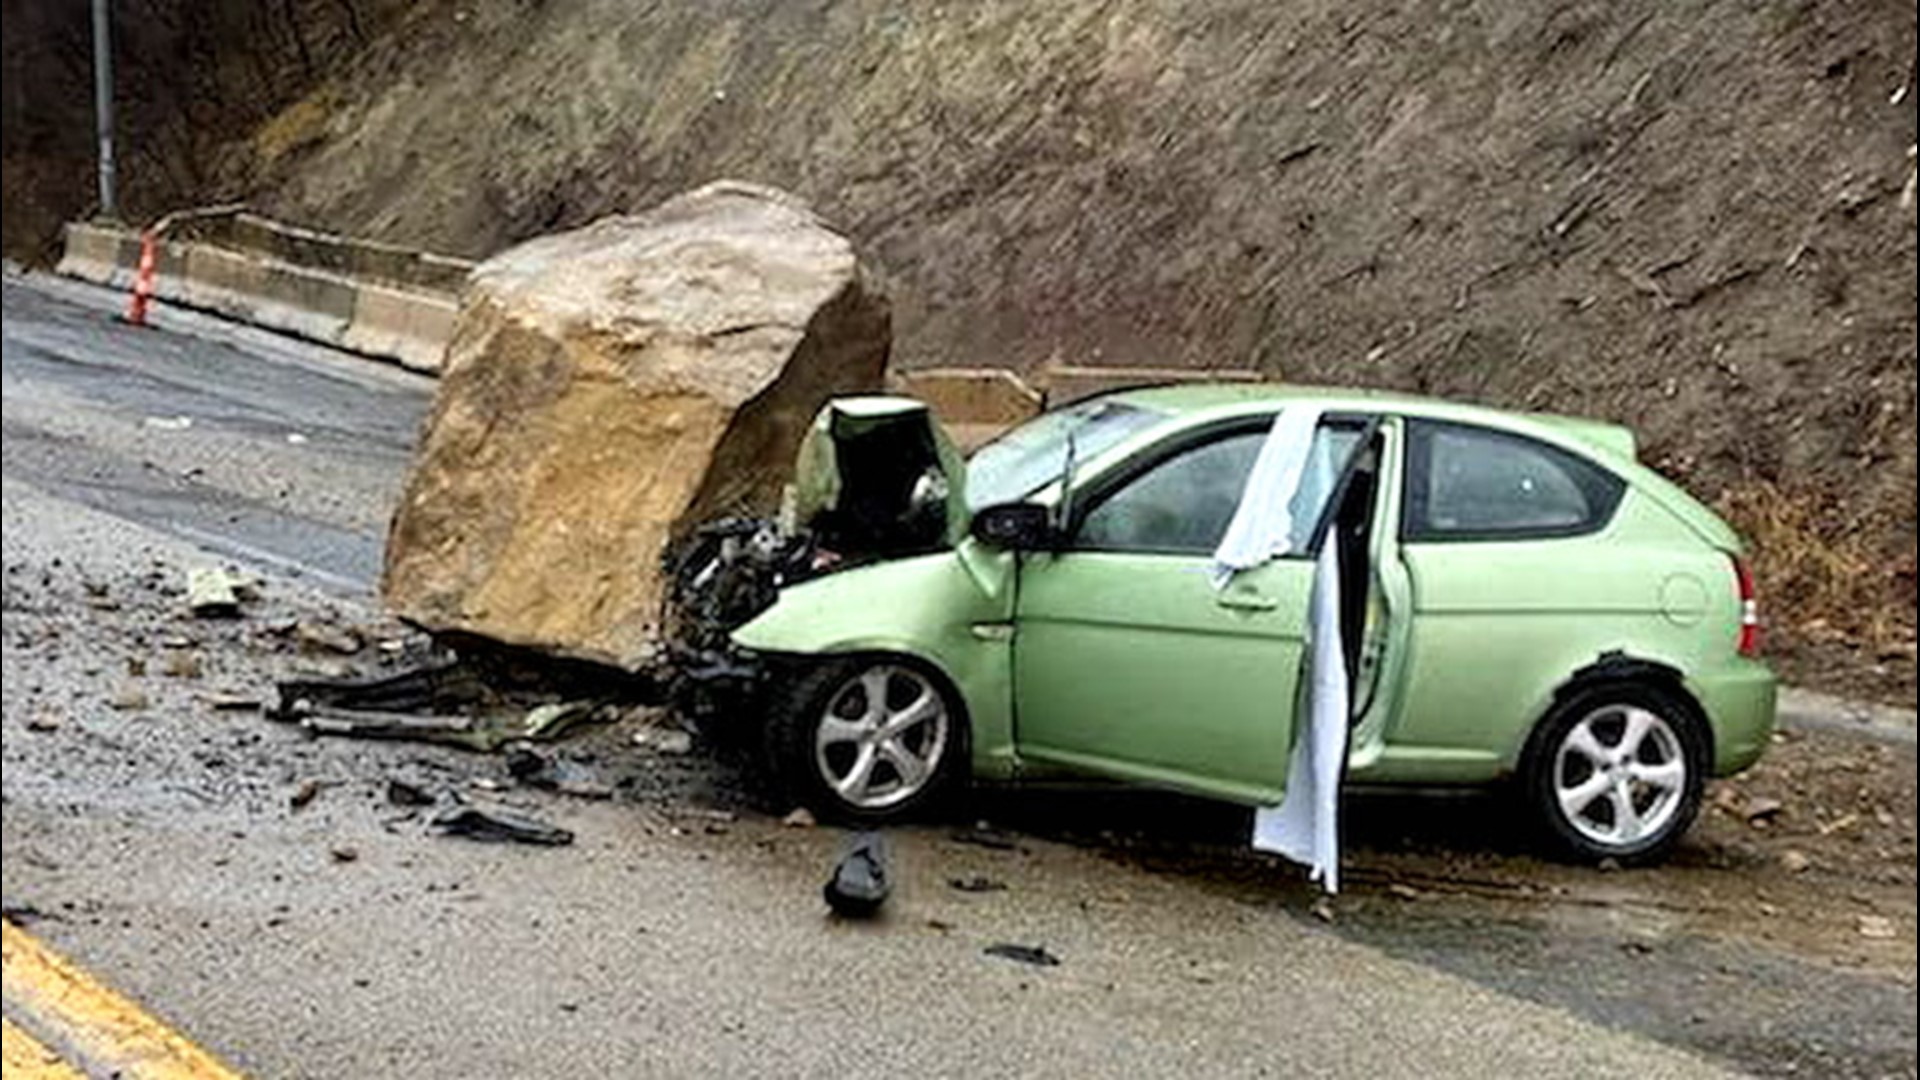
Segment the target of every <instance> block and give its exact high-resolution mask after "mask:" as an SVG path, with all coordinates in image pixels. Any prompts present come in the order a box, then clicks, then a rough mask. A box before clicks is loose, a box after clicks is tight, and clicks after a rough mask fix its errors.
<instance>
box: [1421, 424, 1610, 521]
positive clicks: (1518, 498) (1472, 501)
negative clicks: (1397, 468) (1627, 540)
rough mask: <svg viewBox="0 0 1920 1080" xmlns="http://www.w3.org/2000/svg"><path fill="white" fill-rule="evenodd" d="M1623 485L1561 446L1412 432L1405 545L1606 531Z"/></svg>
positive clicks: (1470, 433)
mask: <svg viewBox="0 0 1920 1080" xmlns="http://www.w3.org/2000/svg"><path fill="white" fill-rule="evenodd" d="M1625 490H1626V484H1625V483H1624V482H1623V481H1622V480H1621V479H1620V478H1619V477H1617V476H1615V475H1613V474H1612V473H1610V472H1608V471H1607V470H1605V469H1602V468H1601V467H1600V466H1598V465H1595V464H1594V463H1593V462H1590V461H1587V460H1586V459H1584V458H1581V457H1580V456H1578V455H1576V454H1571V453H1568V452H1567V451H1565V450H1562V449H1560V448H1559V447H1557V446H1549V445H1547V444H1546V443H1542V442H1536V441H1534V440H1533V439H1529V438H1527V437H1525V436H1523V435H1513V434H1509V433H1507V432H1503V431H1493V430H1490V429H1488V428H1480V427H1473V426H1471V425H1468V424H1449V423H1439V422H1436V421H1431V420H1414V421H1411V422H1410V423H1409V425H1408V439H1407V499H1406V510H1405V514H1404V517H1403V520H1402V528H1401V533H1402V536H1403V538H1404V539H1407V540H1515V539H1526V538H1530V537H1553V536H1578V535H1581V534H1582V533H1590V532H1595V531H1598V530H1599V529H1601V528H1604V527H1605V526H1606V524H1607V522H1608V521H1609V520H1611V519H1612V517H1613V511H1614V509H1615V508H1616V507H1618V506H1619V505H1620V497H1621V495H1622V494H1623V493H1624V492H1625Z"/></svg>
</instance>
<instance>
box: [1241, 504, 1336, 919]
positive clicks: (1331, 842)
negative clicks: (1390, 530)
mask: <svg viewBox="0 0 1920 1080" xmlns="http://www.w3.org/2000/svg"><path fill="white" fill-rule="evenodd" d="M1307 606H1308V608H1309V609H1310V615H1311V617H1310V619H1309V620H1308V625H1307V647H1308V649H1309V656H1310V659H1309V661H1308V665H1309V675H1308V679H1309V682H1308V684H1307V686H1308V689H1307V700H1306V708H1305V709H1303V710H1302V712H1303V714H1304V715H1302V716H1301V717H1300V718H1299V720H1300V723H1301V724H1302V725H1303V730H1299V731H1296V732H1295V733H1294V741H1293V760H1292V761H1291V763H1290V764H1289V767H1288V769H1287V791H1286V794H1285V795H1283V796H1281V799H1280V805H1279V806H1278V807H1261V808H1259V809H1257V810H1255V811H1254V812H1253V846H1254V847H1255V848H1258V849H1259V850H1261V851H1271V852H1274V853H1275V854H1278V855H1283V856H1285V857H1287V858H1289V859H1292V860H1293V861H1294V862H1298V863H1305V864H1306V865H1307V867H1308V874H1307V877H1308V879H1309V880H1312V881H1318V882H1320V885H1321V887H1322V888H1324V889H1325V890H1326V891H1327V892H1329V893H1337V892H1339V891H1340V822H1339V813H1340V774H1341V773H1342V772H1343V771H1344V770H1345V768H1346V757H1347V738H1348V734H1347V714H1348V710H1349V696H1350V694H1351V688H1350V687H1348V685H1347V661H1346V646H1345V644H1344V642H1343V640H1342V638H1341V636H1340V545H1339V543H1338V542H1337V541H1336V540H1335V538H1334V537H1333V536H1331V535H1329V536H1328V537H1327V540H1326V542H1325V543H1324V544H1322V545H1321V547H1320V557H1319V558H1318V559H1317V560H1315V561H1314V568H1313V597H1312V599H1311V600H1310V601H1309V602H1308V605H1307Z"/></svg>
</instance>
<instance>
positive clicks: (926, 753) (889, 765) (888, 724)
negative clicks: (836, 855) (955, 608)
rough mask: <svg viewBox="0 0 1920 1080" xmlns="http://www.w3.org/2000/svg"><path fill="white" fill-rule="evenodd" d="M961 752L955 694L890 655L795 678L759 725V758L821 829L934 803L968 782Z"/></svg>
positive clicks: (920, 668)
mask: <svg viewBox="0 0 1920 1080" xmlns="http://www.w3.org/2000/svg"><path fill="white" fill-rule="evenodd" d="M876 697H877V698H878V699H879V700H880V707H879V708H878V709H876V708H874V707H873V705H872V704H871V703H872V702H873V701H874V700H875V699H876ZM967 750H968V732H967V718H966V710H965V708H964V707H963V706H962V704H961V702H960V698H959V695H958V694H957V693H955V692H954V690H953V689H952V688H951V687H950V686H949V685H948V684H947V682H946V680H945V679H943V678H941V677H940V676H939V675H938V674H936V673H935V672H933V671H931V670H929V669H928V668H927V667H925V666H924V665H922V664H919V663H917V662H915V661H911V660H906V659H903V658H900V657H893V656H861V657H848V658H844V659H834V660H827V661H821V662H816V663H810V664H808V665H807V666H806V667H804V668H801V669H799V670H797V671H796V672H794V673H793V674H792V675H791V676H790V677H789V679H788V681H787V683H786V685H785V687H784V688H783V689H782V690H781V691H780V692H778V693H776V695H775V697H774V703H773V709H772V713H771V716H770V717H769V722H768V726H767V757H768V760H769V763H770V764H771V765H772V768H773V772H774V775H775V776H776V777H778V778H779V780H780V782H781V783H782V785H783V786H784V787H785V788H786V789H787V792H788V794H790V795H791V796H792V797H794V798H795V799H797V800H799V802H800V803H801V804H803V805H805V806H806V807H807V808H808V809H810V810H812V811H813V812H814V814H815V816H817V817H819V818H820V819H821V820H823V821H837V822H843V823H847V824H856V825H880V824H889V823H892V822H896V821H901V820H904V819H907V818H910V817H912V816H914V815H915V814H916V813H919V812H921V811H923V810H925V809H926V808H928V807H929V806H931V805H934V804H936V803H938V802H939V801H940V800H942V799H943V798H944V797H945V796H947V795H948V794H950V793H951V792H952V791H953V789H954V788H956V787H957V786H959V783H960V780H961V778H962V777H963V776H964V775H965V774H966V772H967V769H968V761H967Z"/></svg>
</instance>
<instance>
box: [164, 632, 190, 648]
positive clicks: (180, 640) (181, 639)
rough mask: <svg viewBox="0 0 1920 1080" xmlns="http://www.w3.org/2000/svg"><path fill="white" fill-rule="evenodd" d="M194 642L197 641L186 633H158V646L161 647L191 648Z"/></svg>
mask: <svg viewBox="0 0 1920 1080" xmlns="http://www.w3.org/2000/svg"><path fill="white" fill-rule="evenodd" d="M196 644H198V642H196V641H194V640H193V638H191V637H189V636H187V635H186V634H162V635H160V647H161V648H163V649H191V648H193V647H194V645H196Z"/></svg>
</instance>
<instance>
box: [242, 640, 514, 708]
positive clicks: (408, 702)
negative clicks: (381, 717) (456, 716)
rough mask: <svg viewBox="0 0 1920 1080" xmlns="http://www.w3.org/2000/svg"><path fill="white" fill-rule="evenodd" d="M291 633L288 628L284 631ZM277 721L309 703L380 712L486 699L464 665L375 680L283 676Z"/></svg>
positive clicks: (458, 705)
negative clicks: (288, 677)
mask: <svg viewBox="0 0 1920 1080" xmlns="http://www.w3.org/2000/svg"><path fill="white" fill-rule="evenodd" d="M291 632H292V631H291V630H289V633H291ZM278 690H279V695H280V700H279V704H278V705H277V706H276V707H275V708H274V710H273V713H274V716H275V717H276V718H277V719H283V720H297V719H299V718H300V717H301V716H302V715H305V713H306V712H307V711H308V710H310V709H312V708H314V707H322V706H327V707H333V708H338V709H351V710H374V711H383V712H414V711H419V712H448V711H453V710H456V709H461V708H465V707H470V706H473V705H477V704H478V703H480V702H481V701H483V700H484V699H485V697H486V686H485V684H484V683H483V682H482V681H481V679H480V676H479V674H478V673H477V672H476V671H474V670H473V669H472V668H471V667H469V666H467V665H465V664H459V663H450V664H439V665H431V666H427V667H420V668H415V669H413V670H411V671H404V672H401V673H400V674H398V675H388V676H383V677H381V678H377V679H341V678H315V679H288V680H286V681H284V682H282V683H280V684H279V686H278Z"/></svg>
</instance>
